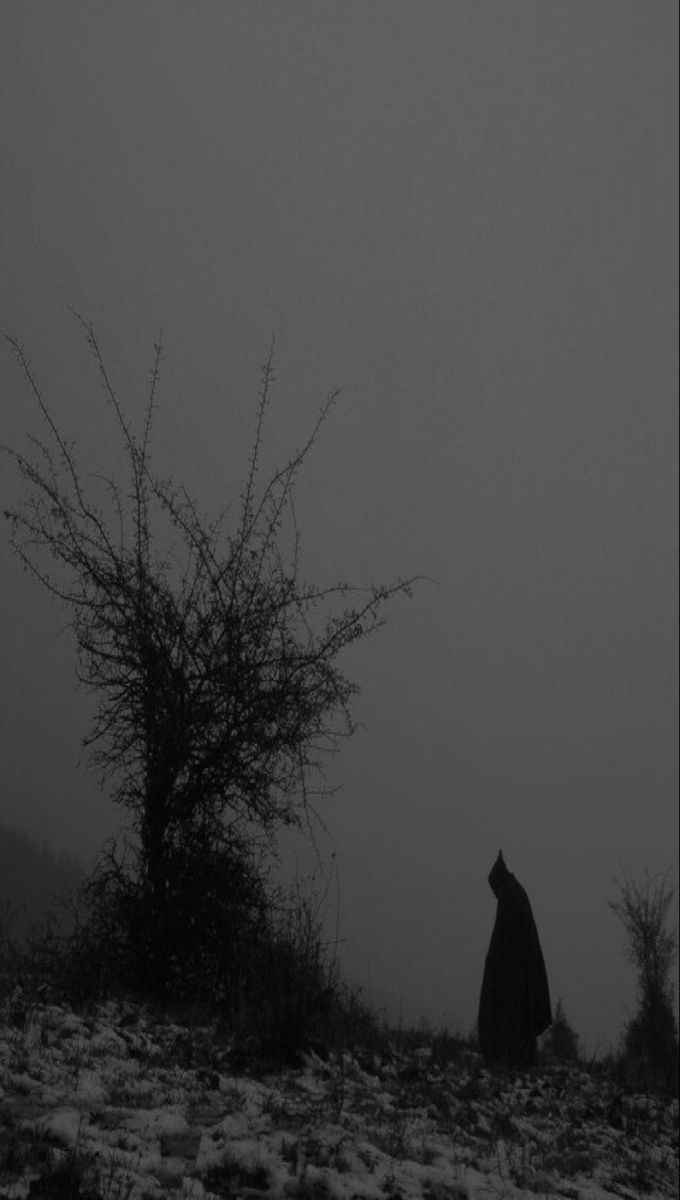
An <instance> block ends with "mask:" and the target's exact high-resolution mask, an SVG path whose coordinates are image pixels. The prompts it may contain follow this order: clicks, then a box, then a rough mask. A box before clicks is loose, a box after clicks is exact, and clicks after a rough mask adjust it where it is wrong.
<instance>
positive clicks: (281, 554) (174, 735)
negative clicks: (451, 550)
mask: <svg viewBox="0 0 680 1200" xmlns="http://www.w3.org/2000/svg"><path fill="white" fill-rule="evenodd" d="M76 316H77V319H78V321H79V322H80V325H81V327H82V329H83V331H84V335H85V339H86V342H87V346H88V347H89V351H90V353H91V355H92V358H93V360H94V364H95V366H96V370H97V373H98V376H99V380H100V382H101V385H102V388H103V395H104V400H105V403H106V405H107V406H108V408H109V410H110V412H111V414H112V416H113V419H114V423H115V426H116V428H117V430H118V433H119V434H120V437H121V440H122V445H123V449H124V455H125V464H126V471H127V476H128V478H127V479H126V480H125V481H124V482H121V481H120V480H118V479H116V478H111V477H107V478H104V479H102V478H101V477H99V484H96V483H95V482H93V481H96V479H97V477H94V476H92V475H84V474H83V473H82V472H81V469H80V466H79V463H78V460H77V456H76V450H75V447H74V445H73V444H72V443H71V442H69V441H68V440H67V439H66V437H65V435H64V434H63V432H62V430H61V428H60V427H59V424H58V422H57V419H56V418H55V416H54V415H53V414H52V411H51V409H50V407H49V406H48V403H47V401H46V399H45V396H44V392H43V390H42V388H41V386H40V385H39V383H38V381H37V379H36V376H35V374H34V372H33V370H32V367H31V365H30V363H29V361H28V358H27V356H26V354H25V353H24V350H23V349H22V347H21V345H20V343H19V342H18V340H17V339H16V338H14V337H11V336H7V335H5V336H6V340H7V341H8V342H9V345H10V346H11V348H12V351H13V353H14V355H15V357H16V359H17V362H18V364H19V367H20V369H21V371H22V373H23V377H24V380H25V382H26V384H27V386H28V389H29V392H30V394H31V395H32V397H33V400H34V402H35V404H36V405H37V409H38V410H39V413H40V414H41V416H42V418H43V421H44V423H45V425H46V429H47V432H46V435H45V437H44V439H37V438H32V439H31V449H30V450H29V451H28V452H27V453H22V452H19V451H18V450H16V449H14V448H7V447H5V448H4V449H5V451H6V452H7V453H8V454H9V455H10V456H11V458H12V459H13V460H14V462H15V464H16V466H17V468H18V470H19V472H20V474H21V476H22V477H23V481H24V484H25V488H26V492H25V498H24V499H23V502H22V503H21V504H20V505H19V506H18V507H16V508H13V509H10V510H9V511H7V512H6V513H5V516H6V517H7V518H8V520H9V522H10V527H11V544H12V546H13V548H14V550H15V551H16V553H17V554H18V556H19V558H20V560H21V562H22V563H23V564H24V566H25V567H26V568H27V569H28V570H29V571H31V572H32V573H33V574H34V575H35V576H36V578H37V579H38V581H39V582H40V584H41V585H42V586H43V587H44V588H45V589H46V590H47V591H48V592H49V593H50V595H51V596H52V597H54V598H56V599H57V600H59V601H61V602H62V603H63V604H64V605H65V607H66V609H67V612H68V613H69V616H70V621H71V624H72V628H73V631H74V633H75V638H76V644H77V675H78V678H79V680H80V681H81V682H82V683H83V684H84V685H85V686H86V687H87V688H88V689H89V690H90V691H91V692H92V693H93V695H94V697H95V700H96V706H95V716H94V720H93V726H92V729H91V732H90V734H89V736H88V737H87V739H86V745H87V746H88V747H89V749H90V752H91V756H92V760H93V762H94V764H95V765H96V767H97V768H98V770H99V772H100V775H101V778H102V781H103V782H104V783H105V784H107V785H108V786H109V787H110V788H111V793H112V797H113V799H114V800H115V801H116V802H117V803H118V804H120V805H121V806H122V807H123V808H124V809H126V810H127V811H128V813H129V814H130V817H131V829H132V832H133V834H134V846H135V854H136V880H137V885H138V886H137V890H138V893H139V896H140V897H141V901H140V903H138V904H137V905H136V908H135V913H136V917H135V920H136V922H137V926H136V929H135V937H136V939H137V941H138V942H139V943H140V949H139V955H140V959H141V960H142V961H146V963H147V974H148V976H149V979H150V980H152V981H153V983H154V986H160V987H161V988H162V987H163V986H164V984H165V982H166V973H167V969H168V963H169V961H170V957H171V954H170V950H171V942H172V923H173V921H175V920H176V917H177V912H176V905H175V904H173V903H172V896H173V888H175V890H176V885H177V883H178V880H181V881H184V880H185V877H186V870H185V868H186V866H187V863H189V864H193V865H194V877H195V876H196V874H200V873H201V872H203V870H204V868H205V867H206V866H207V867H209V868H210V870H212V869H213V868H216V867H220V868H221V869H224V868H225V864H226V866H228V864H229V863H230V862H233V853H232V848H233V847H234V846H238V845H239V844H240V842H241V841H242V840H243V839H244V838H245V839H246V842H247V841H248V839H251V840H252V838H253V837H259V836H261V837H264V838H265V839H269V840H270V842H271V839H272V838H273V837H274V835H275V832H276V830H277V829H278V828H280V827H281V826H282V825H296V826H299V825H301V824H302V823H303V822H305V821H308V820H309V819H310V815H312V814H314V812H315V805H316V801H317V799H318V797H319V796H320V795H321V794H326V793H327V791H328V787H327V783H326V780H325V776H324V770H323V764H324V759H325V756H326V755H327V754H328V752H330V751H332V750H334V749H335V748H337V746H338V742H339V739H341V738H343V737H347V736H349V735H351V734H352V732H353V731H354V727H355V726H354V722H353V719H352V715H351V710H350V703H351V700H352V698H353V696H354V695H355V694H356V692H357V687H356V685H355V684H354V683H352V682H351V681H350V680H348V679H347V678H346V677H345V675H344V674H343V672H342V671H341V669H340V668H339V666H338V656H339V655H340V652H341V651H343V650H344V649H346V648H347V647H348V646H350V645H352V644H354V643H356V642H358V641H360V640H361V639H363V638H365V637H367V636H368V635H369V634H370V633H372V632H373V631H374V630H376V629H377V628H378V626H379V625H380V624H381V623H382V621H383V609H384V605H385V602H386V601H387V600H389V599H390V598H391V597H393V596H395V595H396V594H398V593H407V592H408V590H409V583H410V581H406V580H398V581H397V582H396V583H393V584H389V585H385V586H371V587H369V588H366V589H362V588H356V587H353V586H350V585H349V584H347V583H336V584H333V585H331V586H317V585H314V584H309V583H307V582H305V581H303V580H302V579H301V577H300V575H301V572H300V535H299V531H298V528H297V524H296V522H295V512H294V508H293V489H294V484H295V480H296V477H297V475H298V472H299V470H300V468H301V466H302V464H303V463H304V461H305V458H306V457H307V455H308V453H309V451H310V449H311V448H312V446H313V445H314V443H315V441H316V439H317V437H318V435H319V433H320V431H321V428H322V426H323V424H324V422H325V421H326V419H327V417H328V415H329V413H330V411H331V409H332V407H333V405H334V403H335V401H336V398H337V392H332V393H331V394H330V396H329V397H328V398H327V400H326V402H325V404H324V405H323V407H322V408H321V410H320V413H319V415H318V418H317V420H316V422H315V424H314V427H313V429H312V431H311V434H310V436H309V438H308V440H307V441H306V442H305V444H304V445H303V446H302V447H301V448H300V449H299V450H297V451H296V452H295V453H294V454H293V455H292V456H291V457H290V458H289V460H288V461H287V462H286V463H285V464H284V465H283V466H282V467H281V468H280V469H278V470H277V471H276V472H275V473H274V474H273V475H272V476H271V478H269V479H268V480H267V481H266V482H265V483H264V485H260V486H258V477H259V472H260V466H261V450H262V439H263V431H264V425H265V418H266V413H267V408H268V405H269V402H270V398H271V391H272V385H273V380H274V376H273V346H272V351H271V352H270V354H269V357H268V360H267V362H266V363H265V364H264V366H263V368H262V379H261V387H260V390H259V399H258V406H257V417H256V425H255V435H254V439H253V444H252V449H251V453H250V458H249V462H248V465H247V470H246V473H245V483H244V486H243V490H242V493H241V497H240V508H239V512H238V516H237V519H236V522H235V527H234V528H233V529H232V530H231V532H229V533H226V532H225V531H224V514H223V515H222V517H219V518H218V519H217V520H214V521H208V520H206V519H205V518H204V517H203V516H202V515H201V514H200V512H199V509H198V506H197V504H196V502H195V501H194V500H193V499H192V497H191V496H190V494H189V492H188V491H187V489H186V488H185V487H184V486H183V485H181V484H179V483H176V482H175V481H173V480H168V479H162V478H159V476H158V475H157V474H156V473H155V472H154V470H153V468H152V465H151V457H150V445H151V435H152V426H153V420H154V415H155V412H156V406H157V398H158V388H159V373H160V367H161V360H162V354H163V352H162V341H161V339H159V341H158V343H157V344H156V346H155V347H154V356H153V366H152V370H151V378H150V386H149V390H148V396H147V400H146V404H145V410H144V413H143V418H142V422H141V433H139V434H136V433H135V432H134V431H133V428H132V426H131V424H130V421H129V419H128V417H127V416H126V415H125V413H124V411H123V407H122V405H121V403H120V401H119V398H118V395H117V393H116V390H115V388H114V386H113V383H112V381H111V378H110V375H109V373H108V371H107V368H106V366H105V363H104V359H103V355H102V352H101V350H100V344H99V342H98V339H97V336H96V334H95V331H94V329H93V327H92V325H91V324H90V323H88V322H87V321H85V320H83V318H82V317H80V316H78V314H76ZM97 488H99V491H98V490H97ZM100 494H101V496H102V497H103V500H102V499H98V496H99V495H100ZM284 521H286V522H288V524H287V525H286V529H290V533H289V535H285V529H284ZM163 526H164V527H165V528H166V530H168V529H169V530H170V533H171V537H170V538H169V539H168V538H167V537H166V539H165V541H164V540H163V539H162V537H161V534H160V533H159V532H158V530H159V529H160V528H162V527H163ZM287 543H288V544H287ZM216 855H217V858H215V856H216ZM220 855H222V857H221V858H220ZM210 870H209V871H208V872H207V873H208V874H210ZM182 886H183V887H184V884H182ZM180 890H182V889H180ZM185 892H186V888H185V887H184V893H185ZM184 893H183V894H184ZM185 898H186V896H185ZM140 913H143V914H144V917H143V921H142V922H141V928H140V924H139V921H140V917H139V914H140Z"/></svg>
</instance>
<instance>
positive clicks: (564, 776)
mask: <svg viewBox="0 0 680 1200" xmlns="http://www.w3.org/2000/svg"><path fill="white" fill-rule="evenodd" d="M0 26H1V27H2V37H0V99H1V103H2V112H3V121H2V132H1V133H0V138H1V140H2V157H3V164H4V171H3V187H2V189H1V190H0V228H1V230H2V235H1V236H2V288H1V290H0V326H1V327H2V328H3V329H5V330H6V331H8V332H10V333H13V334H16V335H17V336H19V337H20V338H21V340H22V342H23V343H24V345H25V347H26V349H27V351H28V353H29V354H30V356H31V360H32V363H33V367H34V370H35V372H36V376H37V377H38V378H39V380H40V382H41V385H42V386H43V388H44V391H45V395H46V396H47V397H48V399H49V401H50V403H51V405H52V408H53V411H54V414H55V416H56V417H57V419H58V421H59V423H60V427H61V428H62V430H63V432H64V434H65V435H66V436H68V437H70V438H74V439H76V440H77V442H78V447H79V456H80V461H81V462H82V463H83V465H84V467H85V468H86V469H91V470H93V471H97V470H101V469H105V468H106V467H111V466H112V467H113V468H114V469H116V468H117V466H119V465H120V462H121V459H120V454H119V450H118V449H117V447H116V444H115V427H114V425H113V423H112V421H111V419H110V414H108V413H107V410H106V406H105V404H104V401H103V397H102V393H101V388H100V386H99V382H98V380H97V378H96V374H95V372H94V370H93V367H92V364H91V362H90V361H89V359H88V353H87V349H86V347H85V345H84V343H83V339H82V336H81V334H80V332H79V329H78V327H77V324H76V323H75V321H74V319H73V317H72V315H71V313H70V311H69V308H70V307H73V308H75V309H77V310H78V311H79V312H81V313H83V314H84V315H85V316H86V317H87V318H88V319H90V320H91V321H92V322H93V323H94V325H95V327H96V329H97V331H98V334H99V337H100V340H101V344H102V348H103V350H104V353H105V355H106V358H107V363H108V366H109V369H110V371H111V375H112V378H113V379H114V380H115V383H116V386H117V387H118V389H119V394H120V396H121V399H122V401H123V403H124V405H125V406H126V411H127V412H128V413H130V414H131V415H132V417H133V420H134V417H135V415H137V416H138V417H139V418H140V419H141V413H142V409H143V403H144V397H145V394H146V389H147V386H148V378H149V369H150V366H151V361H152V352H153V343H154V339H155V337H156V336H157V333H158V330H159V328H161V327H162V328H163V330H164V337H165V345H166V353H165V360H164V363H163V372H162V380H161V388H160V392H159V401H160V407H159V412H158V418H157V425H156V433H155V441H154V464H155V465H157V466H158V468H159V470H161V471H162V472H164V473H168V474H172V475H174V476H176V477H177V478H178V479H181V480H182V481H184V482H185V483H186V484H187V485H188V487H189V488H190V490H191V491H192V492H193V493H194V494H195V496H196V497H197V500H198V502H199V504H200V506H201V507H202V508H203V509H204V510H205V511H206V512H207V513H213V512H216V511H218V510H219V509H221V508H223V507H224V506H225V505H226V504H229V503H231V504H232V505H235V504H237V502H238V495H239V489H240V485H241V483H242V481H243V477H244V472H245V469H246V465H247V456H248V450H249V446H250V442H251V438H252V434H253V421H254V415H255V403H256V394H257V388H258V384H259V365H260V363H261V362H262V360H263V359H264V358H265V356H266V354H267V351H268V348H269V345H270V342H271V339H272V336H273V335H275V337H276V377H277V382H276V388H275V394H274V401H273V405H272V409H271V411H270V415H269V424H268V427H267V440H266V443H265V460H266V463H268V464H269V465H270V466H273V465H275V464H276V463H278V462H280V461H281V460H282V459H283V458H285V456H286V455H287V454H288V453H289V452H291V451H292V450H293V449H294V448H295V447H296V446H297V445H299V444H300V442H301V441H302V439H303V438H304V436H305V434H306V433H307V432H308V431H309V429H310V427H311V425H312V424H313V422H314V419H315V416H316V413H317V410H318V408H319V406H320V404H321V403H322V401H323V399H324V398H325V396H326V394H327V393H328V391H329V390H330V389H331V388H333V387H335V386H339V387H340V388H341V389H342V390H341V397H340V400H339V402H338V405H337V407H336V409H335V411H334V413H333V415H332V418H331V420H330V421H329V422H328V423H327V425H326V426H325V428H324V431H323V436H322V438H321V440H320V442H319V444H318V445H317V446H316V447H315V448H314V451H313V453H312V454H311V456H310V458H309V460H308V462H307V464H306V469H305V471H304V472H303V474H302V476H301V479H300V483H299V487H298V491H297V497H296V512H297V517H298V521H299V524H300V528H301V531H302V534H303V567H304V572H305V573H306V575H307V576H308V577H310V578H312V579H315V580H318V581H321V580H329V581H335V580H336V579H339V578H346V579H349V580H352V581H354V582H356V583H359V584H369V583H371V582H374V581H375V582H377V581H388V580H390V579H392V578H395V577H396V576H398V575H412V574H422V575H424V576H427V577H428V579H427V580H424V581H423V582H422V583H420V584H419V585H417V586H416V587H415V589H414V593H413V596H412V598H411V599H405V598H399V599H397V600H395V602H394V603H393V604H392V605H391V606H390V608H389V611H388V614H387V615H388V623H387V624H386V626H385V627H384V628H383V629H381V630H380V631H379V633H378V634H377V635H376V636H375V638H374V639H372V640H371V641H369V642H366V643H362V644H360V647H359V648H358V649H357V651H356V652H353V653H352V654H351V655H347V657H346V659H345V660H344V665H345V667H346V669H347V673H348V674H349V675H350V676H351V677H352V678H354V679H356V681H357V682H358V683H359V684H360V686H361V695H360V697H359V698H358V699H357V702H356V708H355V713H356V716H357V718H358V719H359V721H360V722H361V726H360V728H359V730H358V732H357V734H356V736H355V737H354V739H353V740H352V741H351V742H349V743H347V744H346V745H345V746H343V748H342V751H341V753H340V754H339V755H337V756H336V757H335V758H334V759H333V761H332V762H331V763H330V764H329V773H330V777H331V780H332V782H333V784H334V785H336V786H337V788H338V792H337V794H336V796H335V797H334V799H333V800H332V802H329V803H328V805H326V806H325V807H324V809H323V813H322V815H323V818H324V820H325V822H326V825H327V827H328V834H327V835H326V834H324V833H323V832H321V831H319V833H318V848H319V854H320V856H321V859H322V862H323V864H324V869H325V871H326V879H327V878H328V874H329V873H331V872H332V875H331V886H330V888H329V891H328V907H329V922H330V928H332V929H334V928H335V915H336V908H337V906H338V905H339V927H340V932H341V935H342V937H343V938H344V943H343V954H344V961H345V964H346V969H347V971H348V973H349V974H350V976H351V977H352V978H353V979H354V980H356V981H357V982H358V983H361V984H363V985H364V986H365V987H366V989H367V991H368V993H369V995H370V996H371V997H372V998H373V999H374V1000H375V1001H376V1002H377V1003H380V1004H383V1003H384V1004H386V1005H387V1006H388V1007H389V1009H390V1012H391V1014H392V1015H393V1016H394V1017H397V1018H399V1017H401V1018H402V1019H403V1020H405V1021H415V1020H417V1019H418V1018H419V1017H421V1016H422V1017H425V1018H427V1019H428V1020H430V1021H431V1022H433V1023H434V1024H437V1023H439V1022H440V1021H441V1020H447V1021H448V1022H449V1023H450V1024H452V1025H454V1026H458V1027H461V1028H463V1029H468V1028H470V1026H471V1024H472V1022H473V1021H474V1018H475V1015H476V1005H477V998H478V994H479V986H480V981H481V972H482V967H483V961H484V954H485V951H486V947H487V944H488V938H489V934H490V930H491V925H492V923H493V916H494V910H495V902H494V898H493V895H492V894H491V891H490V889H489V887H488V884H487V881H486V877H487V875H488V872H489V870H490V868H491V865H492V863H493V861H494V859H495V857H496V854H497V852H498V850H499V848H501V847H502V849H503V851H504V854H505V857H506V860H507V862H508V865H509V866H510V868H511V869H512V870H514V871H515V872H516V874H517V877H518V878H519V879H520V881H521V882H522V883H523V885H524V886H525V888H526V889H527V891H528V893H529V896H530V898H531V900H532V904H533V909H534V915H535V917H536V922H537V925H538V929H539V933H540V936H541V941H542V945H543V951H544V955H545V960H546V965H547V970H548V976H549V980H550V986H551V991H552V995H553V1000H554V1001H555V1000H556V999H557V998H558V997H561V998H562V999H563V1002H564V1006H565V1009H566V1012H567V1015H568V1016H569V1018H570V1020H571V1021H572V1022H573V1024H574V1025H575V1027H576V1029H577V1030H578V1032H579V1033H580V1034H581V1035H582V1037H583V1038H584V1040H585V1041H586V1043H587V1045H588V1046H589V1047H591V1048H592V1049H598V1048H599V1049H603V1048H604V1047H605V1046H606V1045H607V1044H608V1043H609V1042H611V1041H614V1040H615V1039H616V1038H617V1036H618V1034H619V1032H620V1030H621V1027H622V1024H623V1022H624V1021H625V1019H626V1018H627V1016H629V1015H630V1013H631V1011H632V1008H633V1006H634V1001H635V988H634V976H633V972H632V968H631V967H630V965H629V964H627V963H626V962H625V960H624V958H623V955H622V950H623V934H622V930H621V929H620V927H619V925H618V924H617V920H616V917H615V916H614V914H613V913H612V912H611V910H610V909H609V908H608V907H607V903H606V901H607V899H609V898H612V897H613V896H614V895H615V894H616V885H615V884H614V877H615V876H619V875H620V874H621V873H622V871H623V870H626V869H629V870H631V871H632V872H633V873H634V874H641V873H642V871H643V870H645V869H649V870H650V871H651V872H656V871H661V870H665V869H667V868H670V870H671V875H670V879H671V882H672V883H675V882H676V881H677V871H678V849H677V846H678V811H677V717H678V714H677V662H678V655H677V432H678V430H677V340H676V328H677V258H678V254H677V94H676V89H677V59H676V46H677V5H675V4H672V3H671V2H670V0H668V2H666V0H660V2H659V3H656V4H654V5H641V4H639V3H633V2H626V0H611V2H603V3H599V4H597V5H583V4H578V3H574V4H562V3H558V2H557V0H517V2H516V3H514V4H512V5H509V4H507V3H505V2H504V0H485V2H484V3H473V2H471V0H470V2H465V0H461V2H456V3H449V2H445V3H444V2H441V3H440V2H432V3H430V2H428V3H425V4H413V3H402V2H400V0H397V2H396V3H389V4H387V3H382V2H380V0H378V2H372V3H371V4H358V3H349V4H331V3H325V2H319V0H313V2H312V0H309V2H306V0H305V2H300V3H295V4H287V5H275V4H258V5H254V4H249V3H242V4H239V3H236V4H227V5H224V4H212V3H206V4H199V5H186V4H180V3H174V2H170V3H168V2H167V0H166V2H164V3H162V4H161V3H160V2H159V3H155V2H152V3H148V4H144V5H139V4H136V3H127V2H122V3H117V4H116V5H101V4H82V5H77V4H73V5H67V6H63V5H52V4H48V3H44V4H37V5H30V6H29V5H26V4H22V3H19V2H16V3H6V4H4V5H3V8H2V14H1V16H0ZM0 380H1V385H2V411H1V418H0V419H1V426H2V430H1V437H0V440H2V441H3V442H6V443H10V444H12V445H15V446H22V445H23V444H24V443H23V438H24V431H25V430H27V429H29V430H33V431H35V430H36V429H38V428H39V427H38V425H37V423H36V419H35V415H34V413H33V411H32V408H31V404H30V398H29V397H28V395H27V392H26V389H25V387H24V385H23V382H22V379H21V377H20V374H19V372H18V370H17V368H16V364H15V363H14V361H13V359H12V356H11V354H10V353H9V350H8V349H5V350H4V351H2V353H0ZM0 464H1V465H0V472H1V476H0V477H1V480H2V499H3V507H5V506H6V505H7V504H8V503H9V504H11V503H15V502H16V500H17V498H18V496H19V494H20V483H19V480H18V478H17V476H16V473H15V472H14V470H13V468H12V464H11V462H10V461H9V460H8V459H7V458H3V459H2V460H0ZM7 534H8V531H7V529H5V533H4V543H3V545H2V548H1V550H0V561H1V562H2V579H3V586H2V591H1V599H0V604H1V605H2V613H3V616H2V624H1V639H2V641H1V645H0V656H1V658H2V663H3V688H2V695H1V704H2V710H1V713H0V718H1V719H0V738H1V749H2V762H3V766H4V777H5V778H4V787H3V792H2V801H1V807H0V816H2V817H4V818H5V819H6V820H7V821H9V822H10V823H11V824H14V825H15V826H17V827H20V828H22V829H27V830H29V831H30V832H31V833H33V834H34V835H35V836H36V837H37V838H38V839H39V840H40V839H43V838H44V839H46V840H48V841H49V842H50V843H51V844H52V845H54V846H56V847H57V848H59V849H61V848H68V849H72V850H75V851H77V852H78V853H79V854H81V855H82V856H85V857H87V856H89V855H91V854H92V853H93V852H94V850H95V849H96V847H97V846H98V845H99V844H100V842H101V840H102V839H103V838H104V837H105V836H106V835H107V834H108V833H110V832H111V831H113V830H115V829H116V828H117V827H118V823H119V814H117V813H116V812H114V811H113V809H112V807H111V805H110V803H109V801H108V800H107V798H106V796H105V795H104V794H102V792H101V790H100V789H99V787H98V784H97V780H96V778H95V777H94V776H93V775H92V774H91V773H88V772H87V770H86V763H85V759H84V756H83V754H82V751H81V748H80V741H81V739H82V737H83V735H84V734H85V733H86V732H87V729H88V719H89V715H90V713H91V707H90V703H91V702H90V700H89V698H88V697H87V696H86V695H84V694H83V693H82V692H80V691H78V690H77V688H76V685H75V676H74V644H73V640H72V637H71V635H70V634H69V632H68V629H67V628H66V620H67V618H66V614H65V613H64V612H62V611H60V610H59V609H58V608H57V607H56V606H54V605H51V604H50V602H49V601H48V599H47V597H46V596H45V595H44V594H42V593H41V592H40V589H39V587H38V585H37V583H36V581H35V580H34V579H32V578H31V577H30V576H29V575H27V574H25V573H23V572H22V570H21V567H20V564H19V563H18V561H17V560H16V558H15V557H13V556H12V554H11V552H10V549H9V544H8V537H7ZM296 849H297V852H298V854H299V855H300V858H301V861H303V862H304V863H307V862H311V863H312V865H314V856H313V855H310V854H309V853H308V852H306V851H305V849H304V846H303V845H302V844H300V845H299V846H298V847H297V848H296ZM333 853H335V854H336V859H335V866H333V861H332V859H331V855H332V854H333ZM322 886H325V884H324V885H322Z"/></svg>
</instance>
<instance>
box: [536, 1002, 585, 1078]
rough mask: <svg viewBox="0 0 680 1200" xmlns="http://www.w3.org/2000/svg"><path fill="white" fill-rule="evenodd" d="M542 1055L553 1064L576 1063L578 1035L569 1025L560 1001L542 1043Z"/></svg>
mask: <svg viewBox="0 0 680 1200" xmlns="http://www.w3.org/2000/svg"><path fill="white" fill-rule="evenodd" d="M541 1049H542V1053H543V1054H544V1055H545V1057H546V1058H548V1059H552V1060H553V1061H555V1062H570V1063H575V1062H578V1057H579V1048H578V1034H577V1033H576V1031H575V1029H574V1028H573V1026H572V1025H571V1024H570V1022H569V1020H568V1018H567V1015H566V1013H565V1011H564V1005H563V1004H562V1001H561V1000H558V1001H557V1004H556V1006H555V1015H554V1017H553V1020H552V1025H550V1027H549V1028H548V1030H547V1032H546V1034H545V1035H544V1037H543V1041H542V1046H541Z"/></svg>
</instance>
